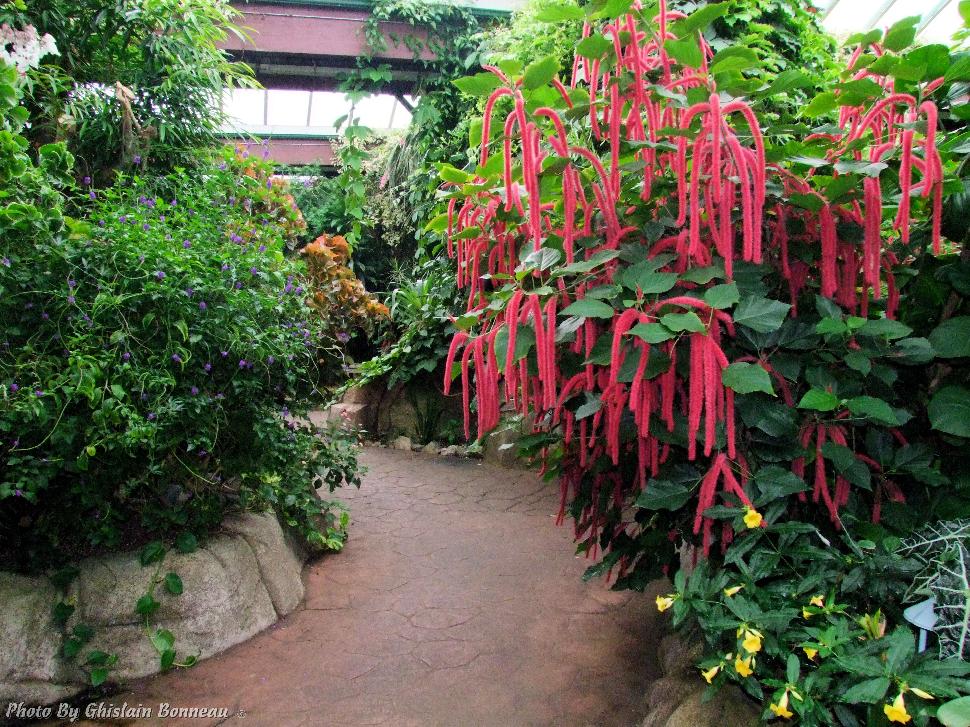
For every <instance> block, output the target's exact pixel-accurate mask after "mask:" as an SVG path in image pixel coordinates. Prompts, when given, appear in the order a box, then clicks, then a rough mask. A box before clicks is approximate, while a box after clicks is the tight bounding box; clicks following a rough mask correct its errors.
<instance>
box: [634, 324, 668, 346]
mask: <svg viewBox="0 0 970 727" xmlns="http://www.w3.org/2000/svg"><path fill="white" fill-rule="evenodd" d="M628 333H629V334H630V335H631V336H636V337H637V338H641V339H643V340H644V341H646V342H647V343H649V344H655V343H663V342H664V341H669V340H670V339H671V338H675V337H676V334H675V333H673V332H672V331H671V330H670V329H669V328H666V327H665V326H662V325H660V324H659V323H637V324H636V325H635V326H633V328H631V329H630V330H629V331H628Z"/></svg>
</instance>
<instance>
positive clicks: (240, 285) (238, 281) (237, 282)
mask: <svg viewBox="0 0 970 727" xmlns="http://www.w3.org/2000/svg"><path fill="white" fill-rule="evenodd" d="M241 289H242V281H241V280H237V281H236V290H241Z"/></svg>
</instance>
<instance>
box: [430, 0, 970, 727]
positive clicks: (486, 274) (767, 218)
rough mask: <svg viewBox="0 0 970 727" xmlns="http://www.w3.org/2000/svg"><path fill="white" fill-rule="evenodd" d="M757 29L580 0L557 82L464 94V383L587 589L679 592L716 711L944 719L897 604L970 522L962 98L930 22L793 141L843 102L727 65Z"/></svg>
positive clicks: (459, 363) (886, 42) (845, 77)
mask: <svg viewBox="0 0 970 727" xmlns="http://www.w3.org/2000/svg"><path fill="white" fill-rule="evenodd" d="M734 8H735V4H734V3H731V2H725V3H707V4H702V5H701V6H700V7H699V8H698V9H697V10H696V12H692V13H690V14H685V13H684V12H680V11H678V10H676V9H673V6H671V7H668V4H667V3H664V2H662V1H661V2H660V3H656V2H654V3H644V4H642V5H639V4H638V5H636V6H634V7H632V8H631V7H630V6H629V4H627V3H592V4H591V5H589V6H586V7H583V8H578V7H575V6H568V5H563V6H560V8H559V10H558V11H556V10H548V11H546V12H547V19H548V20H549V21H550V22H555V21H556V20H557V19H570V18H576V17H581V18H583V19H584V20H585V21H586V22H585V24H584V26H583V31H582V37H581V38H580V39H577V43H576V55H575V59H574V61H573V62H572V64H571V67H567V68H566V69H565V73H561V71H562V70H563V69H561V68H560V63H559V59H558V58H557V57H556V56H555V55H553V56H549V57H546V58H542V59H539V60H537V61H535V62H533V63H531V64H529V65H527V66H523V64H522V63H521V62H519V61H517V60H515V59H509V60H502V61H499V62H497V63H496V64H495V65H493V66H486V68H485V70H484V71H483V72H482V73H480V74H478V75H475V76H470V77H469V78H467V79H464V80H463V82H462V84H461V87H462V89H463V90H464V91H466V92H468V93H470V94H472V95H476V96H479V97H481V98H485V99H486V103H485V107H484V118H483V121H482V124H481V126H480V133H479V134H478V139H473V141H480V149H479V154H478V158H477V163H475V162H473V163H471V164H469V165H468V166H466V167H465V168H462V169H459V168H455V167H449V166H444V167H443V168H442V174H441V176H442V178H443V180H444V181H445V182H446V188H445V192H444V195H445V198H446V199H447V200H448V211H447V213H445V214H442V215H441V216H440V217H439V218H437V219H436V220H434V221H433V222H432V224H431V228H432V229H438V230H440V231H441V232H442V233H443V234H444V235H445V236H446V237H447V244H448V248H449V252H450V253H451V254H452V255H453V256H454V258H455V260H456V263H457V272H458V282H459V285H460V286H461V287H463V288H464V289H465V290H466V291H467V292H468V304H467V311H466V313H465V314H464V315H463V316H461V317H460V318H459V319H458V320H457V321H456V324H457V327H458V328H459V332H458V333H457V334H456V335H455V337H454V339H453V341H452V345H451V349H450V351H449V356H448V361H447V366H446V368H447V370H446V374H445V386H446V387H448V386H450V385H451V384H452V380H453V378H456V377H457V378H459V379H460V382H461V389H462V393H463V396H464V399H465V404H466V406H465V409H466V412H467V415H466V420H465V429H466V434H467V435H471V434H472V433H473V432H475V433H477V435H478V436H479V437H481V436H484V435H486V434H487V433H488V432H489V431H491V430H493V429H494V428H495V427H496V426H497V425H498V423H499V420H500V418H501V416H502V414H503V407H505V410H514V411H516V412H518V414H519V415H521V416H523V417H524V418H526V419H527V420H528V421H530V422H531V423H532V424H533V426H534V434H533V435H532V436H531V437H527V438H526V440H525V441H524V443H523V451H524V453H525V454H527V455H530V456H532V457H534V458H535V459H537V460H538V461H539V462H541V466H542V472H543V473H544V475H545V476H546V477H547V478H548V479H550V480H555V481H558V483H559V486H560V489H561V493H562V505H561V509H560V513H559V515H560V520H561V519H563V518H564V516H565V515H566V513H569V515H571V517H572V518H573V520H574V522H575V534H576V538H577V540H578V542H579V550H580V552H584V553H586V554H587V555H588V556H589V557H591V558H595V559H598V562H597V563H596V564H595V565H593V566H591V568H590V571H589V575H590V576H593V575H596V574H608V575H609V577H611V578H612V579H614V582H615V586H616V587H618V588H642V587H644V586H645V584H646V583H647V582H648V581H649V580H651V579H653V578H655V577H657V576H659V575H661V574H670V575H673V574H674V572H675V571H676V572H677V575H676V587H677V588H676V591H675V593H673V594H671V595H670V596H668V597H666V598H664V599H662V600H661V601H660V602H659V603H658V605H659V606H660V607H661V608H662V609H666V608H669V607H672V608H673V609H674V614H675V617H676V619H677V621H678V622H680V623H686V624H693V625H694V626H697V627H699V628H700V630H701V631H702V632H703V634H704V637H705V640H706V642H707V646H708V652H707V654H708V658H706V660H705V662H704V663H703V664H702V667H703V672H704V676H705V678H707V680H708V681H709V682H711V683H712V684H713V685H715V686H719V685H721V684H723V683H724V682H725V681H736V682H738V683H740V684H741V685H742V686H743V687H744V689H745V690H746V691H747V692H748V693H749V694H750V695H751V696H752V697H754V698H755V699H758V700H759V701H761V702H762V704H763V705H764V716H765V717H766V718H773V717H775V716H779V717H783V718H786V719H787V718H793V717H795V716H797V717H798V718H799V719H801V720H802V721H803V722H804V723H806V724H834V723H843V724H847V725H851V724H860V723H865V722H866V721H867V720H876V723H877V722H878V721H879V720H894V721H905V720H904V718H905V719H906V720H908V719H909V718H911V717H914V718H915V719H916V721H917V722H919V723H925V722H927V720H928V719H929V718H930V716H931V715H932V714H933V712H934V711H935V708H936V705H938V704H939V700H940V699H941V698H946V697H953V696H956V695H957V694H959V693H960V692H961V691H963V690H964V689H965V686H966V682H965V681H963V680H962V679H961V677H962V676H963V675H965V673H966V667H965V665H964V664H962V663H960V662H953V661H949V662H943V661H938V660H936V656H935V654H933V653H925V654H917V652H916V644H915V637H914V634H913V632H912V631H911V630H910V629H909V628H908V627H906V626H904V625H901V606H902V604H901V602H900V595H901V593H903V592H904V591H905V589H898V588H894V587H893V584H895V583H905V582H906V581H907V578H912V577H913V576H914V575H915V571H914V570H913V564H912V562H911V560H908V559H907V558H906V557H905V555H904V554H903V553H902V552H901V550H900V549H899V545H900V537H901V536H907V535H910V534H911V533H913V532H914V531H915V530H918V529H920V528H922V527H923V526H926V525H928V524H931V523H933V522H935V521H938V520H942V519H949V518H959V517H966V515H967V512H968V497H967V495H968V487H967V485H968V484H970V483H968V481H967V475H966V473H967V464H968V461H967V456H968V450H967V447H966V444H967V438H968V437H970V430H968V428H967V422H968V421H970V419H968V418H967V416H966V413H967V411H968V406H970V404H968V402H970V390H968V389H967V387H966V381H967V366H966V364H967V358H968V357H970V349H968V348H967V344H966V343H965V342H966V341H967V340H970V339H968V337H967V334H968V332H970V316H968V315H967V309H966V304H965V299H964V296H965V295H966V292H967V285H966V281H967V279H968V278H967V276H968V274H970V262H968V261H967V260H966V258H965V257H962V256H961V255H960V252H961V244H962V242H963V238H964V237H965V235H966V229H965V228H963V229H959V225H954V226H952V227H949V228H948V229H947V232H946V235H944V234H943V229H944V224H945V215H944V205H945V204H946V200H947V199H948V198H950V196H951V195H954V194H956V193H960V192H962V191H963V184H962V182H961V181H960V180H959V179H958V178H957V176H956V174H957V170H958V167H959V165H960V163H961V162H962V161H963V155H965V154H966V149H965V148H964V147H963V146H961V144H962V143H963V141H964V140H965V138H966V136H965V134H964V129H963V125H962V122H961V121H960V120H961V119H962V118H965V114H964V111H965V108H961V107H960V103H959V101H958V99H960V98H961V97H962V95H963V93H964V91H963V89H964V88H965V85H964V84H965V82H966V81H970V74H968V72H967V65H966V62H965V61H963V60H961V58H962V56H960V55H954V56H952V57H951V54H950V51H949V50H948V49H947V48H946V47H945V46H940V45H936V46H925V47H913V46H912V42H913V40H914V38H915V33H916V30H915V29H916V22H917V20H918V19H917V18H908V19H905V20H903V21H900V22H899V23H897V24H896V25H894V26H893V27H891V28H890V29H888V31H886V32H885V33H883V32H881V31H877V32H874V33H872V34H869V35H865V36H859V37H856V38H853V39H852V41H851V48H852V55H851V57H850V58H849V59H848V62H847V64H846V66H845V68H844V69H843V70H842V71H841V73H840V74H839V75H837V76H833V77H832V78H831V79H830V80H829V81H828V83H827V89H828V90H825V91H824V92H822V93H819V94H817V95H814V96H813V97H812V99H811V102H810V103H808V104H805V105H803V106H802V109H801V113H800V115H798V116H795V112H794V110H793V109H794V108H795V106H796V104H797V100H798V99H800V98H802V95H801V94H802V90H801V89H811V88H814V87H816V86H817V85H818V84H819V82H820V77H819V76H816V75H810V74H809V73H806V72H805V71H804V70H800V69H796V68H779V67H778V65H777V64H775V63H765V62H764V59H763V57H762V55H763V53H759V51H758V50H757V49H755V48H752V47H750V44H730V43H725V44H720V45H719V46H718V47H714V46H712V44H711V41H712V39H713V38H714V37H715V35H716V33H715V31H712V30H711V25H712V23H716V22H717V21H719V19H722V18H728V17H729V15H728V14H729V13H730V12H731V11H732V9H734ZM557 12H558V15H557V14H556V13H557ZM685 550H686V552H687V553H688V555H687V556H686V559H684V558H683V553H684V552H685ZM698 561H700V562H702V565H700V566H699V567H697V568H696V569H693V570H691V567H692V566H694V565H695V564H697V563H698ZM681 566H684V567H681ZM907 710H908V711H907Z"/></svg>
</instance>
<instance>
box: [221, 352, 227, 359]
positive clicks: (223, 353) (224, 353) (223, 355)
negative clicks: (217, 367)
mask: <svg viewBox="0 0 970 727" xmlns="http://www.w3.org/2000/svg"><path fill="white" fill-rule="evenodd" d="M221 353H222V357H223V358H226V357H227V356H228V355H229V352H228V351H222V352H221Z"/></svg>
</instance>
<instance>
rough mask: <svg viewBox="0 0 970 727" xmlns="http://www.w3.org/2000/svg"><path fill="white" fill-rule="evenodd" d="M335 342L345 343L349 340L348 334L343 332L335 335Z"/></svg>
mask: <svg viewBox="0 0 970 727" xmlns="http://www.w3.org/2000/svg"><path fill="white" fill-rule="evenodd" d="M337 340H338V341H340V342H341V343H347V341H349V340H350V334H349V333H346V332H344V331H341V332H340V333H338V334H337Z"/></svg>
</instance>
